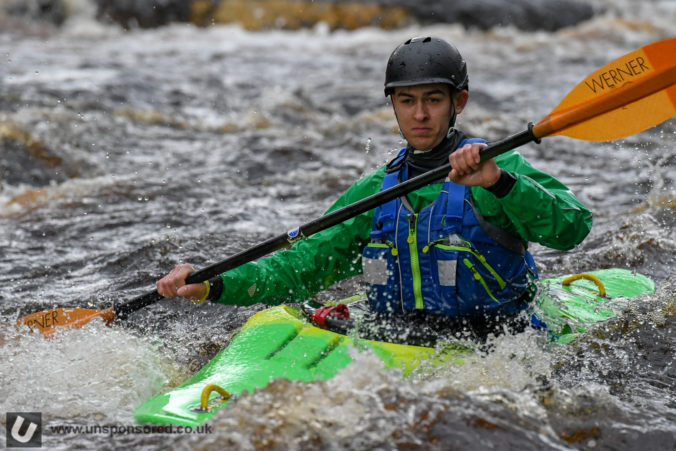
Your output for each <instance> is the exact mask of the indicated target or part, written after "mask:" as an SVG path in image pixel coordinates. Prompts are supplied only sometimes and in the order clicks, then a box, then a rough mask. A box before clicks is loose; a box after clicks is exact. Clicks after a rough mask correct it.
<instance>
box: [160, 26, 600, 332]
mask: <svg viewBox="0 0 676 451" xmlns="http://www.w3.org/2000/svg"><path fill="white" fill-rule="evenodd" d="M385 95H386V96H388V97H390V99H391V102H392V106H393V109H394V113H395V116H396V118H397V122H398V124H399V129H400V131H401V134H402V136H403V137H404V138H405V139H406V141H407V147H406V148H405V149H403V150H402V151H401V153H400V154H399V156H398V157H397V158H395V159H394V160H393V161H391V162H390V163H388V164H387V165H384V166H383V167H381V168H379V169H378V170H376V171H374V172H373V173H371V174H368V175H366V176H365V177H363V178H361V179H360V180H358V181H357V182H355V183H354V184H353V185H352V186H351V187H350V188H349V189H348V190H347V191H346V192H345V193H344V194H343V195H342V196H341V197H340V198H339V199H338V200H337V201H336V202H335V203H334V204H333V206H331V208H330V209H329V210H328V211H327V213H328V212H331V211H334V210H337V209H339V208H342V207H344V206H346V205H349V204H352V203H354V202H357V201H359V200H361V199H363V198H365V197H368V196H370V195H372V194H374V193H377V192H379V191H381V190H384V189H387V188H389V187H391V186H394V185H396V184H397V183H400V182H402V181H405V180H408V179H410V178H412V177H415V176H416V175H419V174H422V173H424V172H427V171H429V170H431V169H434V168H437V167H439V166H441V165H443V164H445V163H446V162H449V161H450V163H451V166H452V168H453V170H452V171H451V172H450V174H449V178H448V179H446V180H439V181H437V182H436V183H433V184H430V185H428V186H426V187H423V188H421V189H419V190H417V191H414V192H413V193H410V194H408V195H406V196H405V197H402V198H400V199H395V200H393V201H390V202H388V203H386V204H384V205H381V206H380V207H378V208H376V209H375V210H371V211H369V212H366V213H363V214H361V215H358V216H356V217H354V218H352V219H349V220H347V221H345V222H343V223H342V224H339V225H337V226H334V227H332V228H330V229H327V230H324V231H322V232H319V233H316V234H315V235H313V236H311V237H308V238H306V239H302V240H300V241H298V242H296V243H295V244H294V245H293V246H292V247H291V248H290V249H288V250H284V251H280V252H278V253H276V254H274V255H272V256H270V257H267V258H263V259H261V260H259V261H257V262H252V263H248V264H245V265H243V266H241V267H239V268H236V269H233V270H231V271H228V272H226V273H224V274H221V275H220V276H218V277H215V278H212V279H210V280H209V281H207V282H204V283H200V284H188V285H186V284H185V279H186V276H187V275H188V274H190V273H191V272H193V271H194V268H193V267H192V266H190V265H179V266H177V267H176V268H174V270H172V271H171V273H170V274H168V275H167V276H165V277H164V278H163V279H161V280H160V281H159V282H158V283H157V290H158V292H159V293H160V294H161V295H162V296H165V297H176V296H180V297H185V298H189V299H192V300H194V301H197V302H200V301H204V300H207V299H208V300H211V301H213V302H219V303H223V304H235V305H250V304H254V303H258V302H263V303H267V304H279V303H283V302H299V301H302V300H305V299H307V298H309V297H310V296H312V295H314V294H316V293H318V292H320V291H322V290H324V289H326V288H328V287H329V286H331V285H332V284H334V283H335V282H338V281H340V280H343V279H345V278H348V277H351V276H355V275H358V274H363V275H364V280H365V282H366V287H367V290H366V291H367V295H368V299H369V304H370V306H371V308H372V309H373V310H374V311H376V312H382V313H391V314H410V313H414V314H416V313H417V314H422V315H432V316H436V317H450V318H454V319H456V320H458V321H459V323H461V324H464V325H466V326H467V327H468V328H470V329H471V330H473V331H479V332H478V333H479V334H480V335H485V334H486V333H489V332H492V331H495V330H499V329H500V328H501V325H503V324H505V323H507V324H512V323H518V321H515V320H516V319H517V318H519V314H520V312H522V311H523V310H524V309H526V308H527V307H528V304H529V302H530V301H531V300H532V299H533V297H534V295H535V284H534V280H535V279H536V278H537V271H536V268H535V264H534V262H533V259H532V257H531V255H530V253H529V252H528V251H527V250H526V247H527V244H528V242H537V243H540V244H542V245H544V246H547V247H550V248H554V249H559V250H568V249H571V248H573V247H574V246H576V245H577V244H579V243H580V242H581V241H582V240H583V239H584V237H585V236H586V235H587V234H588V233H589V230H590V228H591V224H592V218H591V212H590V211H589V210H588V209H587V208H586V207H585V206H583V205H582V204H581V203H580V202H579V201H578V200H577V199H576V198H575V196H574V195H573V193H572V192H571V191H570V190H569V189H568V188H567V187H566V186H564V185H563V184H562V183H561V182H559V181H558V180H556V179H555V178H553V177H551V176H550V175H548V174H545V173H543V172H541V171H538V170H536V169H535V168H533V167H532V166H531V165H530V164H529V163H528V162H527V161H526V160H525V159H524V158H523V157H522V156H521V155H520V154H519V153H518V152H516V151H510V152H507V153H505V154H503V155H501V156H499V157H497V158H495V159H489V160H487V161H485V162H483V163H480V158H479V151H480V149H481V148H482V147H484V146H485V144H484V141H483V140H479V139H468V138H467V136H466V135H465V134H464V133H463V132H462V131H460V130H457V129H455V128H454V125H455V119H456V116H457V115H458V114H460V113H461V112H462V111H463V110H464V108H465V106H466V104H467V101H468V98H469V83H468V75H467V67H466V64H465V61H464V60H463V58H462V57H461V55H460V53H459V52H458V50H457V49H456V48H455V47H454V46H453V45H451V44H449V43H448V42H446V41H444V40H441V39H438V38H432V37H426V38H415V39H411V40H408V41H406V42H405V43H403V44H402V45H400V46H398V47H397V48H396V49H395V50H394V52H393V53H392V55H391V56H390V59H389V61H388V65H387V70H386V76H385Z"/></svg>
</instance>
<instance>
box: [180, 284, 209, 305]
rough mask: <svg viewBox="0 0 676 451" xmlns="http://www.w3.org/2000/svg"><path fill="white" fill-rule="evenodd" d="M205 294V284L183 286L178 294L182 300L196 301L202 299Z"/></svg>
mask: <svg viewBox="0 0 676 451" xmlns="http://www.w3.org/2000/svg"><path fill="white" fill-rule="evenodd" d="M204 293H205V288H204V284H203V283H193V284H190V285H183V286H182V287H181V288H179V289H178V291H177V293H176V294H177V295H178V296H180V297H182V298H186V299H190V300H192V301H196V300H199V299H202V297H203V296H204Z"/></svg>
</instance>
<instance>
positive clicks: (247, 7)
mask: <svg viewBox="0 0 676 451" xmlns="http://www.w3.org/2000/svg"><path fill="white" fill-rule="evenodd" d="M89 1H91V2H92V3H93V4H95V5H96V9H97V12H96V16H97V18H98V19H99V20H101V21H103V22H108V23H116V24H119V25H121V26H122V27H124V28H155V27H160V26H163V25H167V24H170V23H172V22H192V23H194V24H196V25H199V26H208V25H210V24H213V23H240V24H242V26H243V27H245V28H247V29H250V30H260V29H270V28H283V29H298V28H303V27H311V26H314V25H315V24H316V23H317V22H324V23H327V24H328V25H329V28H330V29H338V28H343V29H354V28H359V27H363V26H379V27H381V28H397V27H401V26H405V25H407V24H411V23H416V22H417V23H420V24H423V25H430V24H435V23H459V24H462V25H464V26H465V27H466V28H470V29H471V28H478V29H482V30H486V29H490V28H492V27H495V26H510V25H511V26H514V27H516V28H519V29H522V30H546V31H554V30H558V29H560V28H563V27H568V26H571V25H575V24H577V23H579V22H582V21H585V20H588V19H590V18H591V17H593V16H594V14H595V11H594V8H593V7H592V6H590V5H588V4H586V3H584V2H582V1H580V0H509V1H507V0H361V1H358V0H143V1H139V0H89ZM67 6H68V3H67V2H66V0H8V1H6V2H4V3H3V4H0V18H1V16H2V15H3V14H4V15H6V16H11V17H21V18H22V19H23V18H27V19H29V20H34V21H42V22H48V23H51V24H54V25H57V26H58V25H61V24H63V23H64V21H65V20H66V19H67V17H68V7H67Z"/></svg>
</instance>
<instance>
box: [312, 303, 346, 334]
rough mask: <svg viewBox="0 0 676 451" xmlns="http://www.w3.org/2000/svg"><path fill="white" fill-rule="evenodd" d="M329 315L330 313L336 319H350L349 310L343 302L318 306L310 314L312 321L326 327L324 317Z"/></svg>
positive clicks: (316, 324)
mask: <svg viewBox="0 0 676 451" xmlns="http://www.w3.org/2000/svg"><path fill="white" fill-rule="evenodd" d="M329 315H332V316H333V317H335V318H336V319H350V310H349V309H348V308H347V305H345V304H338V305H332V306H328V305H327V306H324V307H319V308H318V309H317V310H315V312H314V313H313V314H312V323H313V324H314V325H315V326H317V327H321V328H322V329H326V318H328V316H329Z"/></svg>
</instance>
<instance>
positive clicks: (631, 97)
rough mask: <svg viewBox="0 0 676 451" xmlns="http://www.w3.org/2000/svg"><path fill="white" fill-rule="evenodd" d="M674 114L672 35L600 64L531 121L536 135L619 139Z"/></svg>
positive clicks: (675, 81) (675, 55)
mask: <svg viewBox="0 0 676 451" xmlns="http://www.w3.org/2000/svg"><path fill="white" fill-rule="evenodd" d="M674 115H676V38H671V39H665V40H663V41H658V42H655V43H652V44H649V45H647V46H645V47H642V48H640V49H638V50H635V51H633V52H631V53H628V54H626V55H624V56H623V57H621V58H618V59H616V60H615V61H613V62H612V63H609V64H607V65H605V66H603V67H602V68H601V69H599V70H597V71H596V72H594V73H593V74H591V75H589V76H588V77H587V78H585V79H584V80H583V81H582V82H581V83H580V84H579V85H577V86H576V87H575V88H574V89H573V90H572V91H571V92H570V93H569V94H568V95H567V96H566V97H565V98H564V99H563V101H562V102H561V104H560V105H559V106H558V107H556V109H555V110H554V111H552V112H551V113H550V114H549V115H548V116H547V117H545V118H544V119H543V120H542V121H540V122H539V123H538V124H537V125H536V126H535V127H533V134H534V135H535V136H536V137H538V138H541V137H544V136H549V135H565V136H569V137H571V138H578V139H585V140H589V141H610V140H613V139H620V138H624V137H626V136H630V135H633V134H636V133H638V132H641V131H643V130H646V129H648V128H650V127H654V126H655V125H657V124H660V123H662V122H664V121H666V120H667V119H669V118H671V117H673V116H674Z"/></svg>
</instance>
